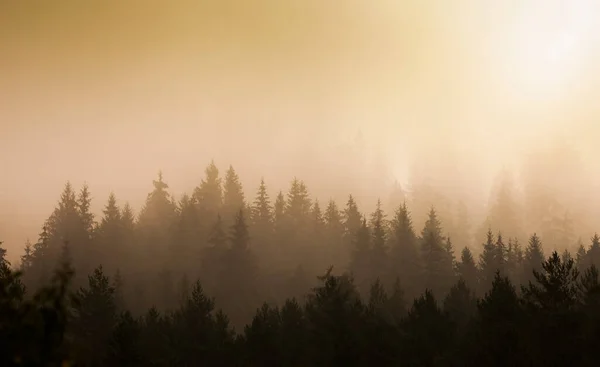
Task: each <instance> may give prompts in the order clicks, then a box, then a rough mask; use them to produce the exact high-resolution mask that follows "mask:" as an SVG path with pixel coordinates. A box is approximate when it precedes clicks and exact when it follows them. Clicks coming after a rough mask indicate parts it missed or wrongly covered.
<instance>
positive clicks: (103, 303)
mask: <svg viewBox="0 0 600 367" xmlns="http://www.w3.org/2000/svg"><path fill="white" fill-rule="evenodd" d="M77 300H78V305H77V308H76V310H77V314H76V316H75V319H74V320H73V322H72V328H73V334H74V343H75V344H74V353H75V358H76V360H77V361H79V362H80V363H81V364H83V365H88V366H89V365H96V364H97V363H99V362H100V361H103V360H104V359H105V358H107V357H108V353H109V343H110V339H111V336H112V331H113V327H114V326H115V322H116V305H115V288H114V287H113V286H112V285H111V282H110V279H109V278H108V277H106V276H105V275H104V273H103V270H102V267H101V266H100V267H98V268H96V269H95V270H94V273H93V274H92V275H90V276H89V277H88V287H87V288H81V289H80V290H79V291H78V292H77Z"/></svg>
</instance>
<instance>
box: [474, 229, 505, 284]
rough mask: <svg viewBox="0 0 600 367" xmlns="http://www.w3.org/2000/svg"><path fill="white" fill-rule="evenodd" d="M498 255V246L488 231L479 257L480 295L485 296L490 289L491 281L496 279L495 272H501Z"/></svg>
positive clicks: (490, 231)
mask: <svg viewBox="0 0 600 367" xmlns="http://www.w3.org/2000/svg"><path fill="white" fill-rule="evenodd" d="M498 253H499V252H498V246H497V245H496V243H495V242H494V234H493V233H492V230H491V229H489V230H488V233H487V240H486V242H485V243H484V244H483V252H482V253H481V255H479V271H480V274H479V285H480V287H481V288H480V294H485V293H486V292H487V291H488V290H489V289H490V287H491V286H492V281H493V280H494V279H495V277H496V272H498V271H500V272H502V271H503V269H501V267H502V264H501V262H500V258H499V256H498Z"/></svg>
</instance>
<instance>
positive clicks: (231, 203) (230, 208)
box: [221, 166, 246, 227]
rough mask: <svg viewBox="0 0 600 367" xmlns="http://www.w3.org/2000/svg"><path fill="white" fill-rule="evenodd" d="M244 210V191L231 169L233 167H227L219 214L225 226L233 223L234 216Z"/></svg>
mask: <svg viewBox="0 0 600 367" xmlns="http://www.w3.org/2000/svg"><path fill="white" fill-rule="evenodd" d="M245 208H246V207H245V200H244V191H243V189H242V184H241V183H240V178H239V177H238V175H237V173H236V172H235V170H234V169H233V166H229V169H228V170H227V172H226V173H225V182H224V184H223V205H222V208H221V214H222V217H223V220H224V221H225V225H226V226H227V227H229V225H230V224H232V223H233V221H234V218H235V215H236V214H237V213H238V212H239V211H240V210H244V209H245Z"/></svg>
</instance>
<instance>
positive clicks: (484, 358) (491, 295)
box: [470, 272, 530, 366]
mask: <svg viewBox="0 0 600 367" xmlns="http://www.w3.org/2000/svg"><path fill="white" fill-rule="evenodd" d="M477 308H478V317H477V328H476V333H475V335H474V336H473V337H474V338H475V339H473V340H477V343H476V345H474V346H473V348H472V350H471V353H470V355H471V357H470V359H471V361H472V363H476V364H477V365H481V366H490V365H496V366H516V365H523V364H524V363H525V364H526V363H527V361H530V359H529V358H528V355H527V354H526V353H525V352H526V348H525V346H524V343H523V341H522V340H523V338H522V335H521V333H520V332H519V328H520V327H521V325H523V322H524V321H525V315H524V312H523V309H522V307H521V304H520V301H519V298H518V296H517V292H516V290H515V287H514V285H513V284H512V283H511V282H510V280H509V279H508V278H506V277H502V276H500V273H499V272H497V273H496V276H495V278H494V281H493V282H492V287H491V289H490V291H489V292H487V293H486V294H485V297H483V298H482V299H481V300H480V301H479V302H478V307H477ZM507 350H510V351H511V353H507V352H506V351H507Z"/></svg>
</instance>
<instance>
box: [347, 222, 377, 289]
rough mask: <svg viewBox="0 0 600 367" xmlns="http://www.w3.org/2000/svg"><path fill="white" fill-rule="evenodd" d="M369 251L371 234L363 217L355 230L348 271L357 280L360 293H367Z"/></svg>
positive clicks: (369, 281) (368, 283)
mask: <svg viewBox="0 0 600 367" xmlns="http://www.w3.org/2000/svg"><path fill="white" fill-rule="evenodd" d="M370 252H371V234H370V231H369V227H368V226H367V220H366V219H364V218H363V222H362V226H361V227H360V229H359V230H358V231H357V232H356V236H355V239H354V250H353V252H352V258H351V260H350V271H351V272H352V275H353V276H354V279H356V280H357V288H358V291H359V293H360V294H361V295H366V294H368V289H369V286H370V284H371V281H372V280H371V279H370V270H371V266H370V265H371V264H370V261H369V260H370V258H369V255H370Z"/></svg>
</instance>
